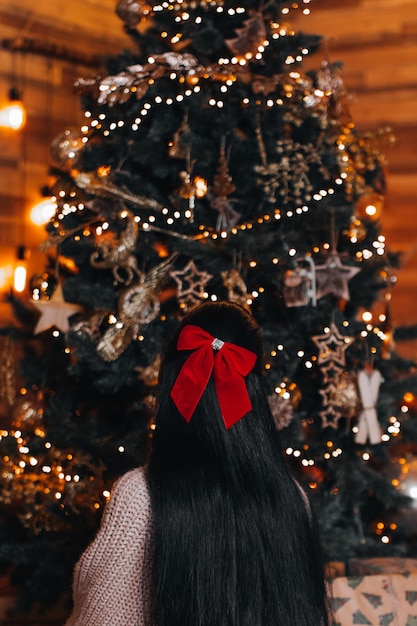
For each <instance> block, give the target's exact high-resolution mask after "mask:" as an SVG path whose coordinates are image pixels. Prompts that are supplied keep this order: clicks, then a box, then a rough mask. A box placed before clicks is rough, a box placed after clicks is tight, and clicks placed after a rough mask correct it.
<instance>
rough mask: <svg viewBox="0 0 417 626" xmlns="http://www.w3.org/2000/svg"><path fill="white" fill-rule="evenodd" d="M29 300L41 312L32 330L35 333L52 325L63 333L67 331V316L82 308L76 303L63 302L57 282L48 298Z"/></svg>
mask: <svg viewBox="0 0 417 626" xmlns="http://www.w3.org/2000/svg"><path fill="white" fill-rule="evenodd" d="M31 302H32V304H33V306H34V307H35V308H36V309H38V310H39V311H40V312H41V316H40V318H39V320H38V322H37V324H36V326H35V330H34V331H33V333H34V334H35V335H38V334H39V333H42V332H43V331H44V330H48V329H49V328H52V327H53V326H55V327H56V328H58V329H59V330H61V331H62V332H63V333H66V332H68V330H69V328H70V324H69V318H70V317H71V316H72V315H75V314H76V313H78V312H79V311H81V310H82V307H81V306H79V305H78V304H71V303H69V302H65V300H64V295H63V292H62V285H61V283H58V285H57V288H56V289H55V291H54V293H53V294H52V296H51V298H50V299H49V300H32V301H31Z"/></svg>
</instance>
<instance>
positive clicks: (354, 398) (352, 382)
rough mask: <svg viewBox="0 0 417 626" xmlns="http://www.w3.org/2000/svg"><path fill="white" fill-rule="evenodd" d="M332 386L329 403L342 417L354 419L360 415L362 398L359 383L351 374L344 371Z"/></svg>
mask: <svg viewBox="0 0 417 626" xmlns="http://www.w3.org/2000/svg"><path fill="white" fill-rule="evenodd" d="M335 380H336V383H335V384H334V385H331V390H330V394H329V396H328V399H329V402H330V403H331V404H332V405H333V406H334V407H335V409H336V411H337V413H338V414H339V415H340V417H344V418H346V419H352V418H353V417H356V416H357V415H358V412H359V409H360V398H359V394H358V386H357V381H356V378H355V377H354V376H352V375H351V374H350V373H349V372H345V371H342V372H341V373H340V374H339V375H338V376H337V377H336V378H335Z"/></svg>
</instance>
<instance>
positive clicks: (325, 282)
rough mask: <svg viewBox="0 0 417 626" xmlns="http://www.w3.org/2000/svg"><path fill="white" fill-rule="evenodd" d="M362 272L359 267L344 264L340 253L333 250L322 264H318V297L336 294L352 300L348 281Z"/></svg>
mask: <svg viewBox="0 0 417 626" xmlns="http://www.w3.org/2000/svg"><path fill="white" fill-rule="evenodd" d="M358 272H360V268H359V267H354V266H353V265H343V263H342V261H341V259H340V256H339V254H338V253H337V252H336V251H335V250H332V251H331V252H329V254H328V255H327V258H326V260H325V262H324V263H323V264H322V265H316V283H317V298H318V299H319V298H323V297H324V296H327V295H328V294H331V293H332V294H334V295H335V296H338V297H339V298H343V300H350V295H349V288H348V282H349V281H350V279H351V278H353V277H354V276H356V274H357V273H358Z"/></svg>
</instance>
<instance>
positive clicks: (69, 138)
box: [50, 129, 88, 170]
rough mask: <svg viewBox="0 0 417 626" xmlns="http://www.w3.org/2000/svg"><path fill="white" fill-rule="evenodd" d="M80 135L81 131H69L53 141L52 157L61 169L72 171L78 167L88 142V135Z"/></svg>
mask: <svg viewBox="0 0 417 626" xmlns="http://www.w3.org/2000/svg"><path fill="white" fill-rule="evenodd" d="M80 134H81V131H80V130H77V129H67V130H65V131H64V132H63V133H62V134H61V135H58V137H56V138H55V139H54V140H53V141H52V144H51V148H50V150H51V155H52V158H53V160H54V161H55V163H56V164H57V165H58V166H59V167H60V168H62V169H64V170H71V169H72V168H74V167H76V165H77V163H78V161H79V159H80V157H81V153H82V151H83V150H84V147H85V144H86V143H87V141H88V137H87V136H86V135H84V136H80Z"/></svg>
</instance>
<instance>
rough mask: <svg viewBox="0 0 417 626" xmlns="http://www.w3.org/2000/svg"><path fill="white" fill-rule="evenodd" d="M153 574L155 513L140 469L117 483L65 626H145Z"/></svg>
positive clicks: (79, 574)
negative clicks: (153, 519) (153, 523)
mask: <svg viewBox="0 0 417 626" xmlns="http://www.w3.org/2000/svg"><path fill="white" fill-rule="evenodd" d="M151 569H152V510H151V503H150V497H149V491H148V486H147V480H146V476H145V471H144V469H143V468H137V469H134V470H132V471H130V472H128V473H127V474H124V476H122V477H121V478H119V480H118V481H117V482H116V483H115V485H114V488H113V492H112V495H111V498H110V500H109V502H108V503H107V506H106V508H105V511H104V514H103V518H102V522H101V526H100V529H99V531H98V533H97V536H96V538H95V539H94V541H93V543H91V544H90V546H89V547H88V548H87V550H86V551H85V552H84V553H83V555H82V556H81V558H80V560H79V561H78V563H77V565H76V566H75V570H74V581H73V594H74V609H73V612H72V615H71V617H70V618H69V620H68V621H67V623H66V625H65V626H145V624H146V623H149V612H150V598H151ZM145 616H146V618H145Z"/></svg>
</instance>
